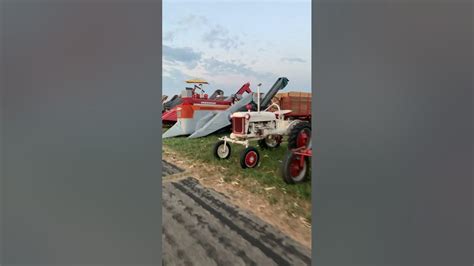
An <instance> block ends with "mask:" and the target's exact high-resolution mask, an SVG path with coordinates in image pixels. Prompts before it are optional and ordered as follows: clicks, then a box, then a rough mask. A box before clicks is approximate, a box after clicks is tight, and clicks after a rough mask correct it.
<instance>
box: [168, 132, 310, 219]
mask: <svg viewBox="0 0 474 266" xmlns="http://www.w3.org/2000/svg"><path fill="white" fill-rule="evenodd" d="M223 135H224V134H219V135H211V136H207V137H203V138H197V139H187V138H185V137H176V138H168V139H164V140H163V145H164V146H166V147H168V148H170V149H172V150H173V151H175V152H177V153H179V154H181V155H183V156H184V157H187V158H195V160H196V161H199V162H202V163H204V165H203V167H205V164H211V165H216V166H221V167H222V169H225V170H223V172H222V176H223V177H224V181H226V182H231V181H233V180H232V176H236V175H238V176H239V177H241V180H242V181H244V183H245V181H251V180H254V181H257V182H258V184H259V186H251V187H248V189H249V190H250V191H251V192H253V193H261V192H262V191H264V188H267V187H274V188H275V190H277V192H281V193H280V195H281V194H284V195H285V196H286V197H285V198H286V201H288V199H290V201H292V200H293V199H294V200H293V201H295V200H296V201H303V202H306V203H309V204H310V202H311V181H308V182H304V183H301V184H293V185H289V184H286V183H285V182H284V181H283V179H282V177H281V176H280V167H281V164H282V160H283V157H284V154H285V153H286V151H287V143H286V141H284V142H283V143H282V144H281V145H280V147H278V148H275V149H262V148H260V147H258V145H257V143H256V142H251V146H254V147H257V149H258V151H259V153H260V163H259V164H260V165H259V166H258V167H256V168H253V169H242V168H241V167H240V163H239V162H240V153H241V151H242V150H243V149H244V146H243V145H238V144H231V150H232V154H231V156H230V158H229V159H228V160H219V159H216V158H215V157H214V155H213V153H212V152H213V146H214V144H215V143H216V142H217V141H218V137H220V136H223ZM285 140H286V139H285ZM247 183H248V184H250V183H251V182H247ZM253 183H254V182H253ZM268 200H269V201H270V203H275V202H278V201H279V200H282V198H281V197H279V196H275V195H273V196H272V195H270V196H269V197H268ZM290 212H293V213H298V214H300V215H302V216H304V217H306V218H307V219H308V220H310V219H311V218H310V217H311V214H310V213H307V211H306V212H305V213H301V210H299V211H298V210H290Z"/></svg>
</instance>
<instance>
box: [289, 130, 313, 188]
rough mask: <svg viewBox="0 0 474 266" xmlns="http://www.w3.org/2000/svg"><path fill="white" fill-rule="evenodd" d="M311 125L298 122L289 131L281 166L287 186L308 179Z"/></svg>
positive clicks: (310, 154) (311, 153)
mask: <svg viewBox="0 0 474 266" xmlns="http://www.w3.org/2000/svg"><path fill="white" fill-rule="evenodd" d="M312 155H313V151H312V148H311V124H310V123H309V122H300V123H298V124H296V125H295V126H294V127H293V128H292V129H291V131H290V133H289V137H288V152H287V153H286V154H285V158H284V159H283V164H282V166H281V175H282V177H283V180H284V181H285V182H286V183H288V184H296V183H301V182H304V181H306V180H308V179H309V178H310V166H311V162H310V158H311V156H312Z"/></svg>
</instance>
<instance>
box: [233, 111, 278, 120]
mask: <svg viewBox="0 0 474 266" xmlns="http://www.w3.org/2000/svg"><path fill="white" fill-rule="evenodd" d="M232 117H236V118H238V117H240V118H246V119H248V120H249V122H266V121H273V120H276V115H275V114H274V113H272V112H260V113H259V112H236V113H233V114H232Z"/></svg>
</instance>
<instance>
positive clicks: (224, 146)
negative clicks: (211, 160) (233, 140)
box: [213, 140, 231, 159]
mask: <svg viewBox="0 0 474 266" xmlns="http://www.w3.org/2000/svg"><path fill="white" fill-rule="evenodd" d="M230 152H231V149H230V145H229V143H227V142H225V141H223V140H220V141H218V142H217V143H216V144H214V149H213V153H214V156H215V157H216V158H217V159H229V157H230Z"/></svg>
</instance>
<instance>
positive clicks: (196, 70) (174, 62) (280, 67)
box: [163, 0, 311, 95]
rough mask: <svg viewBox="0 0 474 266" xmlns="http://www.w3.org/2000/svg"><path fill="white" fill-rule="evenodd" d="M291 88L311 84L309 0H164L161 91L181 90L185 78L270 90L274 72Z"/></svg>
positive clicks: (233, 88) (214, 86) (225, 87)
mask: <svg viewBox="0 0 474 266" xmlns="http://www.w3.org/2000/svg"><path fill="white" fill-rule="evenodd" d="M282 76H284V77H287V78H288V79H289V80H290V82H289V83H288V86H287V87H286V88H285V91H287V90H288V91H289V90H301V91H310V90H311V1H310V0H293V1H290V0H286V1H282V0H279V1H276V0H275V1H270V0H260V1H232V3H229V1H225V0H221V1H219V0H213V1H208V0H194V1H192V0H187V1H183V0H165V1H164V3H163V94H166V95H173V94H178V93H180V91H181V90H183V89H184V87H185V86H186V84H185V83H184V81H185V80H186V79H188V78H203V79H205V80H207V81H209V83H210V85H209V88H210V90H209V91H208V92H209V93H212V92H213V91H214V90H215V89H222V90H224V92H226V94H230V93H235V91H237V89H239V88H240V87H241V86H242V85H243V84H244V83H246V82H250V83H251V88H252V89H256V85H257V84H258V83H262V91H263V92H265V91H266V90H268V89H269V88H270V87H271V85H273V83H274V82H275V81H276V79H277V78H278V77H282Z"/></svg>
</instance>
